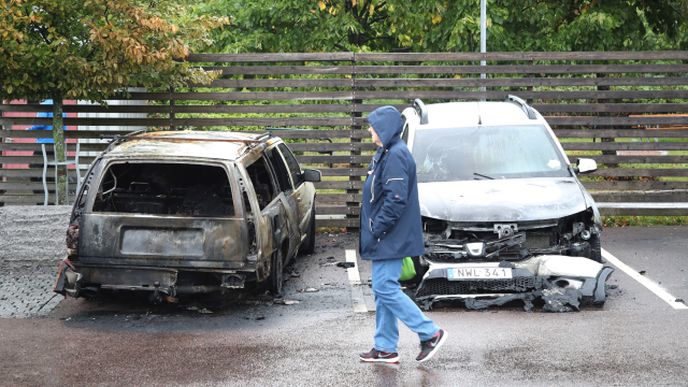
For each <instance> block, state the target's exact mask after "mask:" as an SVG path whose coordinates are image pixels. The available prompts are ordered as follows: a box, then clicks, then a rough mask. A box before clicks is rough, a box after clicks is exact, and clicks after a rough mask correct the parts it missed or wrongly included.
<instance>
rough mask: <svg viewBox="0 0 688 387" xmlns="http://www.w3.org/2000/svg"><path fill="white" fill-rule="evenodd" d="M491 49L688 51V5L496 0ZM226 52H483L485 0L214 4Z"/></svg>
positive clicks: (491, 7)
mask: <svg viewBox="0 0 688 387" xmlns="http://www.w3.org/2000/svg"><path fill="white" fill-rule="evenodd" d="M487 4H488V20H487V24H488V37H487V38H488V41H487V46H488V50H489V51H530V50H533V51H554V50H563V51H569V50H640V49H679V48H684V49H685V48H686V46H688V0H665V1H656V0H604V1H602V0H561V1H548V0H487ZM193 10H194V12H196V13H197V14H206V13H211V14H215V15H225V16H227V17H231V18H232V24H233V27H234V28H232V29H228V30H223V31H216V32H215V37H216V38H217V43H216V45H215V46H214V47H213V48H212V49H213V50H214V51H219V52H314V51H357V52H360V51H383V52H391V51H413V52H430V51H437V52H450V51H463V52H475V51H478V50H479V47H480V46H479V41H480V40H479V39H480V28H479V27H480V0H416V1H408V0H280V1H274V0H253V1H250V2H246V1H243V0H206V1H204V2H202V3H201V4H198V5H196V6H195V7H193Z"/></svg>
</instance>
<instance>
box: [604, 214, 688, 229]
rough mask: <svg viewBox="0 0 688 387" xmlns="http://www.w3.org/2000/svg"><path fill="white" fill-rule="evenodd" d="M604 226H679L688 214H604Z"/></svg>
mask: <svg viewBox="0 0 688 387" xmlns="http://www.w3.org/2000/svg"><path fill="white" fill-rule="evenodd" d="M602 222H603V223H604V226H605V227H627V226H643V227H648V226H680V225H686V224H688V216H605V217H603V218H602Z"/></svg>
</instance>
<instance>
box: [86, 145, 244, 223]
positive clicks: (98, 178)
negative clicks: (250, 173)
mask: <svg viewBox="0 0 688 387" xmlns="http://www.w3.org/2000/svg"><path fill="white" fill-rule="evenodd" d="M119 164H177V165H195V166H203V167H209V168H219V169H221V170H222V171H223V172H224V174H225V176H226V178H227V183H228V186H229V189H230V193H229V194H230V195H229V196H230V197H231V200H232V211H231V214H225V215H220V216H212V217H213V218H236V217H240V216H241V215H240V210H239V209H240V208H241V207H240V206H241V205H242V199H241V197H240V196H238V194H239V193H240V192H241V189H240V187H239V185H238V183H237V181H236V179H235V177H234V175H233V171H230V169H231V168H229V167H228V166H227V165H226V164H225V163H223V162H186V161H176V160H174V161H173V160H149V159H139V158H136V159H128V158H121V159H120V158H111V159H103V160H102V161H101V162H100V168H97V169H96V168H94V177H95V178H94V179H93V181H92V182H91V189H89V192H87V193H86V195H87V197H88V199H86V203H87V204H86V206H85V207H84V208H85V209H87V210H88V212H89V213H94V214H101V213H108V212H103V211H97V210H95V206H96V201H97V199H98V198H97V196H98V192H99V189H100V187H101V186H102V184H103V181H104V180H105V179H106V178H107V176H108V171H109V169H110V168H111V167H113V166H114V165H119ZM109 213H112V214H119V215H127V214H135V213H136V212H126V211H123V212H120V211H116V212H109ZM141 214H143V213H141ZM144 215H151V216H180V215H179V214H144ZM182 216H190V215H182ZM190 217H201V218H202V217H208V216H190Z"/></svg>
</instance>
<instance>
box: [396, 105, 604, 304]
mask: <svg viewBox="0 0 688 387" xmlns="http://www.w3.org/2000/svg"><path fill="white" fill-rule="evenodd" d="M402 115H403V117H404V118H405V127H404V132H403V134H402V138H403V139H404V140H405V141H406V142H407V144H408V145H409V149H410V150H411V153H412V154H413V156H414V159H415V161H416V165H417V173H418V186H419V187H418V188H419V196H420V205H421V215H422V218H423V229H424V233H425V242H426V252H425V254H424V256H422V257H418V259H417V266H418V268H419V269H420V270H418V271H419V273H420V275H422V278H421V277H419V278H418V285H417V290H416V295H415V296H416V300H417V301H418V302H419V303H421V304H422V305H424V306H426V307H429V306H431V305H432V303H434V302H436V301H439V300H444V299H459V300H464V301H465V302H466V305H467V306H468V307H473V308H481V307H487V306H489V305H493V304H501V303H505V302H508V301H511V300H514V299H520V300H524V301H525V302H526V306H532V301H533V300H535V299H540V298H541V299H543V300H544V301H545V307H546V308H548V307H549V308H552V309H557V308H558V306H557V305H559V306H560V307H561V308H563V309H570V308H573V309H577V308H578V304H579V302H580V301H581V300H582V301H585V300H590V301H592V302H593V303H597V304H602V303H604V301H605V300H606V291H605V282H606V280H607V278H608V277H609V275H610V274H611V272H612V271H613V270H612V269H611V268H610V267H607V266H603V265H602V263H601V262H602V256H601V246H600V235H601V232H602V224H601V220H600V214H599V211H598V210H597V207H596V205H595V202H594V201H593V199H592V197H591V196H590V194H588V192H587V191H586V190H585V188H584V187H583V185H582V184H581V182H580V181H579V180H578V178H577V174H582V173H586V172H592V171H594V170H596V168H597V165H596V163H595V161H594V160H592V159H578V160H577V161H576V163H575V164H574V165H572V164H571V163H570V162H569V160H568V158H567V156H566V154H565V153H564V151H563V149H562V147H561V145H560V143H559V141H558V140H557V138H556V136H555V135H554V133H553V131H552V130H551V128H550V127H549V125H548V124H547V122H546V121H545V119H544V118H543V117H542V116H541V115H540V114H539V113H538V112H537V111H536V110H535V109H534V108H532V107H531V106H529V105H528V104H527V103H525V102H524V101H523V100H521V99H520V98H518V97H515V96H509V97H508V98H507V100H506V101H499V102H495V101H487V102H485V101H482V102H452V103H439V104H428V105H425V104H424V103H423V102H422V101H420V100H416V101H415V102H414V106H413V107H412V108H407V109H405V110H404V111H403V113H402Z"/></svg>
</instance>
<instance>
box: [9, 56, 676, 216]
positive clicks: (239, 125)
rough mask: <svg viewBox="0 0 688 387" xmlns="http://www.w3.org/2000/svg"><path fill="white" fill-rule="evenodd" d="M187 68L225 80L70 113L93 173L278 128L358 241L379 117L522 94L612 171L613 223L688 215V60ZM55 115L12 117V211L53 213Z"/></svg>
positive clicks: (323, 203) (218, 61) (361, 61)
mask: <svg viewBox="0 0 688 387" xmlns="http://www.w3.org/2000/svg"><path fill="white" fill-rule="evenodd" d="M189 60H190V61H191V62H193V63H195V64H198V65H199V66H203V67H205V68H208V69H213V70H219V71H221V73H222V76H221V77H220V78H219V79H218V80H216V81H215V82H214V83H213V84H212V85H208V86H192V87H189V88H187V89H183V90H167V89H165V88H164V87H163V85H161V90H162V91H158V92H155V91H142V90H138V89H132V91H131V92H130V93H129V95H128V96H126V97H123V98H120V99H119V100H116V101H112V102H111V103H110V104H109V105H108V106H99V105H93V104H89V103H86V102H83V101H71V102H70V104H68V105H66V106H65V111H66V112H67V113H68V116H67V118H65V123H66V125H68V126H69V129H70V130H68V131H67V137H68V138H69V139H79V142H80V145H81V161H82V163H83V164H84V166H85V165H86V164H88V163H89V162H90V160H92V158H93V156H94V155H95V154H96V152H98V151H100V150H102V149H104V147H105V143H106V142H107V140H108V139H111V138H112V137H113V136H116V135H121V134H124V133H126V132H128V131H131V130H134V129H140V128H149V129H170V128H172V129H233V130H260V131H263V130H265V129H266V128H275V129H272V131H273V133H275V134H276V135H279V136H281V137H283V138H286V139H287V140H288V141H289V142H290V145H291V147H292V149H294V150H295V151H296V152H297V153H298V157H299V160H300V161H301V162H302V163H303V164H304V165H306V166H312V167H317V168H319V169H321V170H322V171H323V175H324V179H323V181H322V182H321V183H319V184H318V185H317V186H318V190H319V192H318V214H319V223H318V224H319V225H321V226H333V227H357V225H358V218H357V216H358V205H359V201H360V198H361V195H360V189H361V186H362V176H363V175H364V174H365V166H366V164H367V162H368V161H369V159H370V155H371V153H372V150H373V147H372V145H371V143H370V141H369V140H368V134H367V132H366V131H365V128H366V126H365V116H366V114H367V113H368V112H370V111H371V110H373V109H374V108H376V107H378V106H381V105H384V104H393V105H396V106H397V107H399V108H400V109H401V108H403V107H406V106H408V105H409V104H410V103H411V101H412V100H413V99H414V98H421V99H423V100H424V101H425V102H426V103H433V102H444V101H455V100H475V99H488V100H494V99H497V100H501V99H504V98H505V97H506V95H507V94H515V95H518V96H519V97H521V98H523V99H526V100H527V101H528V102H529V103H530V104H532V105H533V106H534V107H535V108H536V109H538V110H539V111H540V112H541V113H542V114H543V115H544V116H545V117H546V118H547V119H548V121H549V122H550V124H551V125H552V127H553V128H554V130H555V132H556V133H557V135H558V136H559V137H560V139H561V140H562V142H563V145H564V148H565V149H566V151H567V152H568V154H569V156H570V158H572V159H575V158H576V157H591V158H594V159H595V160H597V162H598V164H599V165H600V168H599V170H598V171H597V172H596V173H594V174H593V175H592V176H589V177H585V184H586V186H587V187H588V188H589V189H591V190H592V192H593V196H595V198H596V199H597V201H598V202H601V203H616V204H602V207H603V209H604V211H605V213H608V214H640V215H647V214H677V215H688V204H686V202H688V103H687V102H688V76H686V74H688V51H654V52H546V53H545V52H498V53H487V54H478V53H403V54H381V53H369V54H359V53H310V54H307V53H287V54H236V55H229V54H198V55H193V56H192V57H190V58H189ZM481 61H484V65H481ZM49 110H50V107H49V106H44V105H39V104H37V103H29V104H26V103H16V102H10V101H5V103H4V104H2V105H0V113H1V114H2V117H1V118H0V119H1V121H0V123H1V124H2V130H0V151H2V155H1V156H0V163H1V164H2V169H0V203H3V204H5V205H11V204H27V203H39V202H42V193H40V192H42V191H41V190H42V185H41V183H40V182H39V181H35V180H36V177H38V176H40V174H41V171H40V170H38V169H36V168H28V166H29V165H33V164H37V165H40V164H41V163H42V156H41V154H40V151H39V150H40V147H39V145H38V144H36V143H35V140H34V139H35V138H38V137H43V136H45V134H44V133H41V132H40V131H27V130H26V128H27V127H29V126H31V125H36V124H49V123H50V119H46V118H37V117H36V113H37V112H39V111H49ZM72 141H74V140H72ZM32 178H33V179H32ZM34 192H37V193H34ZM51 197H52V192H51ZM619 203H623V204H619ZM629 203H630V204H629ZM648 203H650V204H648ZM676 203H679V204H678V205H677V204H676ZM681 203H683V204H681ZM615 207H619V208H615Z"/></svg>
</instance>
